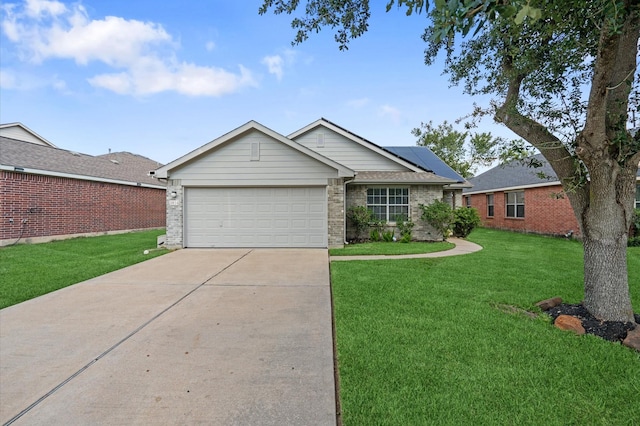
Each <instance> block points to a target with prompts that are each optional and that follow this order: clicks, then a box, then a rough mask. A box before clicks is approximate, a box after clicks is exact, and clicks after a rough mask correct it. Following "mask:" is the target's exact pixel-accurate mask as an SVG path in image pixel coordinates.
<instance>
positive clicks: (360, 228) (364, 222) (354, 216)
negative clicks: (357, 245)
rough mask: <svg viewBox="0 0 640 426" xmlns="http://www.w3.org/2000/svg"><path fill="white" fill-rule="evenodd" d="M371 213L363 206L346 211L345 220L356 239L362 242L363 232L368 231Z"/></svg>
mask: <svg viewBox="0 0 640 426" xmlns="http://www.w3.org/2000/svg"><path fill="white" fill-rule="evenodd" d="M372 215H373V214H372V212H371V210H369V209H367V208H366V207H365V206H353V207H349V209H348V210H347V219H349V221H350V222H351V224H352V225H353V228H354V230H355V232H356V239H357V240H362V239H363V238H365V237H364V234H365V232H366V231H367V229H369V226H370V224H371V220H372Z"/></svg>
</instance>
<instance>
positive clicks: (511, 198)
mask: <svg viewBox="0 0 640 426" xmlns="http://www.w3.org/2000/svg"><path fill="white" fill-rule="evenodd" d="M504 200H505V202H506V203H507V204H513V203H515V202H516V196H515V194H514V193H513V192H507V193H506V194H504Z"/></svg>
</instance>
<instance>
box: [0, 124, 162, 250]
mask: <svg viewBox="0 0 640 426" xmlns="http://www.w3.org/2000/svg"><path fill="white" fill-rule="evenodd" d="M159 166H160V164H159V163H157V162H155V161H153V160H150V159H148V158H145V157H142V156H140V155H135V154H131V153H128V152H117V153H111V154H106V155H101V156H91V155H86V154H81V153H77V152H73V151H67V150H64V149H59V148H57V147H55V146H54V145H53V144H51V143H50V142H48V141H46V140H45V139H43V138H41V137H40V136H38V135H37V134H35V133H33V132H32V131H31V130H29V129H28V128H27V127H25V126H24V125H22V124H19V123H13V124H5V125H1V126H0V199H1V202H0V246H4V245H8V244H13V243H15V242H17V241H19V242H44V241H50V240H54V239H63V238H69V237H74V236H83V235H96V234H106V233H116V232H123V231H128V230H138V229H148V228H162V227H164V226H165V218H166V216H165V203H166V201H165V198H166V188H165V185H164V183H162V182H159V181H158V180H157V179H153V178H152V177H150V176H148V172H149V171H150V170H154V169H156V168H158V167H159Z"/></svg>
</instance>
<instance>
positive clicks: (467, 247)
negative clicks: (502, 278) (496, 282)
mask: <svg viewBox="0 0 640 426" xmlns="http://www.w3.org/2000/svg"><path fill="white" fill-rule="evenodd" d="M447 241H448V242H450V243H453V244H455V245H456V246H455V247H454V248H452V249H449V250H444V251H437V252H434V253H418V254H400V255H387V254H378V255H360V256H331V257H330V259H331V261H332V262H335V261H341V260H385V259H420V258H424V257H447V256H459V255H461V254H469V253H473V252H476V251H480V250H482V246H481V245H478V244H476V243H472V242H471V241H467V240H463V239H462V238H449V239H448V240H447Z"/></svg>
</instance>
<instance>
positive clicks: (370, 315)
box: [331, 229, 640, 426]
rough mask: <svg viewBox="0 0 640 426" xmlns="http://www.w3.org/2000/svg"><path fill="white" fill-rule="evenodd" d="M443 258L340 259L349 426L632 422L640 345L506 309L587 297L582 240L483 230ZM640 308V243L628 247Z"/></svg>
mask: <svg viewBox="0 0 640 426" xmlns="http://www.w3.org/2000/svg"><path fill="white" fill-rule="evenodd" d="M469 240H471V241H474V242H476V243H478V244H480V245H482V246H483V247H484V249H483V250H481V251H479V252H476V253H472V254H468V255H465V256H455V257H444V258H437V259H409V260H381V261H351V262H335V263H332V264H331V277H332V287H333V297H334V303H335V318H336V330H337V351H338V367H339V376H340V399H341V404H342V405H341V409H342V419H343V422H344V424H345V425H346V426H351V425H364V424H367V425H374V424H375V425H400V424H403V425H404V424H406V425H417V424H425V425H426V424H437V425H443V424H446V425H460V424H482V425H494V424H496V425H503V424H514V425H515V424H518V425H520V424H529V425H539V424H544V425H568V424H576V425H577V424H589V425H592V424H602V425H613V424H616V425H617V424H634V422H635V421H637V419H640V404H638V403H637V401H636V396H637V395H639V394H640V380H639V379H638V378H639V377H640V354H639V353H637V352H635V351H633V350H631V349H629V348H626V347H624V346H621V345H619V344H614V343H611V342H608V341H604V340H602V339H599V338H597V337H594V336H590V335H587V336H581V337H579V336H576V335H573V334H571V333H569V332H563V331H560V330H557V329H556V328H554V327H553V326H552V325H551V323H550V321H549V320H547V319H545V318H543V317H540V318H537V319H531V318H529V317H527V316H525V315H523V314H514V313H506V312H505V310H504V309H501V305H514V306H518V307H522V308H527V309H531V308H533V305H534V304H535V303H536V302H538V301H539V300H542V299H545V298H549V297H553V296H561V297H563V299H564V300H565V301H566V302H568V303H578V302H580V300H581V299H582V297H583V290H582V276H583V272H582V246H581V244H580V243H578V242H575V241H567V240H563V239H558V238H547V237H541V236H533V235H522V234H516V233H509V232H502V231H495V230H487V229H478V230H476V231H474V232H473V234H471V236H470V237H469ZM629 282H630V285H631V294H632V301H633V303H634V306H635V311H636V312H638V311H640V248H629Z"/></svg>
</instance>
